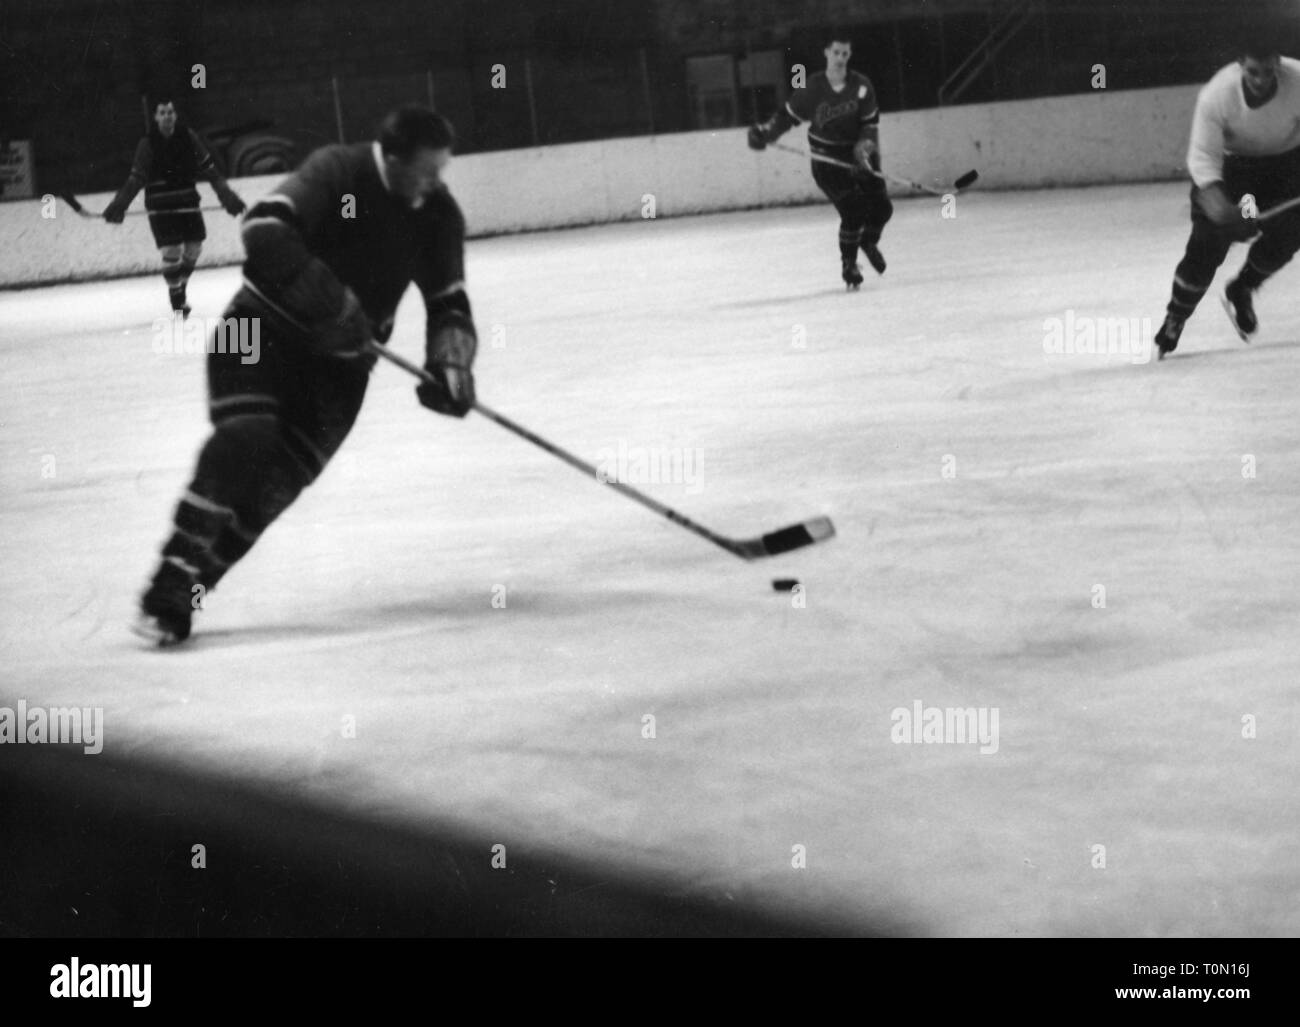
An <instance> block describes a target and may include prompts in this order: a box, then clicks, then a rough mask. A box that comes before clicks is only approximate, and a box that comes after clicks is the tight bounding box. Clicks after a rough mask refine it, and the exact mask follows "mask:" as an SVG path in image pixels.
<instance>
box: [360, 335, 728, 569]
mask: <svg viewBox="0 0 1300 1027" xmlns="http://www.w3.org/2000/svg"><path fill="white" fill-rule="evenodd" d="M366 349H367V351H368V352H370V353H373V354H375V355H376V356H379V357H382V358H383V359H385V360H387V361H389V362H390V363H393V364H396V365H397V366H398V367H400V368H401V369H402V370H404V371H407V372H409V373H410V374H413V375H414V376H415V377H416V378H419V379H420V380H421V381H424V382H429V383H433V384H436V380H435V379H434V377H433V375H431V374H429V372H428V371H426V370H425V369H424V368H422V367H420V366H418V365H416V364H413V363H411V362H410V361H409V360H407V359H406V358H405V357H401V356H398V355H397V354H396V353H393V352H391V351H390V350H389V349H388V348H387V347H385V346H381V345H379V344H378V343H377V342H370V343H368V344H367V345H366ZM474 409H475V410H476V411H477V412H478V413H480V414H482V415H483V416H484V417H486V418H487V419H488V420H490V421H495V422H496V423H497V424H499V425H501V427H502V428H505V429H506V430H507V431H510V432H513V433H514V434H516V435H518V436H519V437H520V438H521V439H525V440H527V441H528V442H531V443H532V444H533V445H534V446H537V447H538V448H539V449H544V450H546V452H548V453H550V454H551V455H552V456H554V457H558V458H559V459H561V460H563V461H564V462H565V463H566V464H568V465H569V466H570V467H573V468H575V469H576V470H579V471H581V472H582V473H583V474H586V475H588V476H590V477H591V478H593V479H594V480H596V481H598V482H600V483H601V484H603V485H608V486H609V487H610V488H612V489H614V490H615V491H616V492H621V493H622V494H623V495H625V496H627V498H628V499H631V500H634V501H635V502H637V503H640V504H641V505H642V506H644V507H646V508H647V509H649V510H653V511H654V512H655V513H657V514H659V516H661V517H666V518H667V519H668V520H670V521H672V522H673V523H674V524H679V525H681V526H682V527H683V528H685V529H686V530H687V531H692V532H694V533H695V534H696V535H699V536H700V537H701V538H705V539H708V540H709V541H710V542H712V543H713V544H714V545H716V546H719V547H721V548H722V549H725V550H727V552H729V553H735V552H736V549H735V544H734V543H732V542H731V541H730V540H729V539H726V538H723V537H722V536H721V535H718V534H717V533H716V532H713V531H710V530H709V529H708V528H706V527H704V525H702V524H697V523H696V522H695V521H693V520H691V519H690V518H689V517H687V516H686V515H685V514H681V513H678V512H677V511H676V510H674V509H673V508H672V507H670V506H665V505H664V504H663V503H661V502H659V501H658V500H657V499H651V498H650V497H649V496H647V495H646V494H645V493H643V492H639V491H637V490H636V489H634V488H633V487H632V486H631V485H626V484H624V483H623V482H621V481H612V480H610V479H608V478H605V477H603V476H602V475H601V473H600V472H599V471H598V470H597V469H596V467H595V466H594V465H592V464H589V463H587V461H585V460H583V459H582V458H581V457H577V456H574V455H573V454H572V453H570V452H569V451H568V450H567V449H564V448H562V447H561V446H557V445H556V444H555V443H554V442H549V441H547V440H546V439H544V438H542V437H541V436H540V435H538V434H536V433H535V432H531V431H529V430H528V429H527V428H525V427H524V426H523V425H521V424H518V423H516V422H514V421H512V420H511V419H510V418H508V417H506V416H505V415H504V414H499V413H497V412H496V411H495V410H493V409H492V408H491V407H488V406H486V405H484V404H483V403H480V402H477V401H476V402H475V403H474Z"/></svg>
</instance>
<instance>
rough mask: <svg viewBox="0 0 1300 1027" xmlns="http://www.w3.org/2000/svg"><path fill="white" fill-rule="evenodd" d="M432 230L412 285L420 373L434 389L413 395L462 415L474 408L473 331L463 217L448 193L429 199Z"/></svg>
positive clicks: (426, 385)
mask: <svg viewBox="0 0 1300 1027" xmlns="http://www.w3.org/2000/svg"><path fill="white" fill-rule="evenodd" d="M430 202H431V203H435V204H437V206H438V208H439V217H438V219H437V228H436V230H435V232H434V234H433V235H432V237H431V238H429V239H428V240H426V245H425V249H424V251H423V253H422V255H421V260H420V263H419V266H418V267H417V269H416V274H415V283H416V285H417V286H418V287H419V289H420V294H421V295H422V296H423V297H424V309H425V329H424V369H425V370H426V371H428V372H429V373H430V374H431V375H433V377H434V379H435V380H436V382H437V384H436V385H431V384H429V383H427V382H422V383H420V385H418V386H417V387H416V390H415V394H416V395H417V396H418V397H419V399H420V402H421V403H423V404H424V405H425V406H426V407H428V408H429V409H430V410H435V411H437V412H438V413H440V414H450V415H451V416H453V417H464V416H465V415H466V414H467V413H469V411H470V410H471V409H472V408H473V406H474V357H475V356H476V355H477V353H478V332H477V331H476V330H475V328H474V317H473V312H472V311H471V310H470V305H469V295H468V294H467V293H466V291H465V218H464V215H462V214H461V211H460V207H459V206H458V205H457V203H456V201H455V200H453V199H452V198H451V195H450V194H449V193H446V192H443V193H440V194H438V195H437V196H436V197H434V198H433V199H432V200H431V201H430Z"/></svg>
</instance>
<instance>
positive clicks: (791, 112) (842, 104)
mask: <svg viewBox="0 0 1300 1027" xmlns="http://www.w3.org/2000/svg"><path fill="white" fill-rule="evenodd" d="M824 53H825V55H826V70H825V71H824V72H818V73H817V74H815V75H813V76H812V77H811V78H810V79H809V80H808V84H807V86H805V87H803V88H801V89H796V90H795V91H794V94H793V95H792V96H791V97H790V99H789V100H788V101H787V102H786V105H785V106H784V107H783V108H781V109H780V110H778V111H777V112H776V114H775V115H773V116H772V118H771V119H770V120H768V121H767V122H765V123H764V124H761V125H754V126H752V127H751V128H750V130H749V146H750V148H751V149H754V150H762V149H765V148H766V147H767V145H768V144H769V143H773V142H775V141H776V140H777V139H779V138H780V137H781V136H782V135H784V134H785V133H786V132H787V131H789V130H790V129H791V128H793V127H794V126H795V125H800V124H803V123H804V122H807V123H808V147H809V149H810V150H811V151H812V153H811V156H812V174H813V181H815V182H816V183H817V186H818V188H820V189H821V191H822V192H823V193H825V194H826V197H827V199H829V200H830V201H831V203H833V204H834V205H835V209H836V210H837V211H838V212H839V215H840V235H839V245H840V266H841V274H842V276H843V278H844V284H845V285H846V286H847V287H848V288H850V289H856V288H857V287H858V286H860V285H861V284H862V268H861V267H860V265H859V264H858V262H857V255H858V249H859V247H861V249H862V253H863V254H864V255H865V256H866V258H867V262H868V263H870V264H871V266H872V267H873V268H875V269H876V273H877V274H882V275H883V274H884V273H885V258H884V257H883V256H882V255H881V253H880V248H879V243H880V234H881V232H882V231H883V230H884V227H885V225H886V224H887V223H888V221H889V219H890V218H891V217H892V216H893V214H894V205H893V204H892V203H891V202H890V200H889V195H888V193H887V191H886V188H885V182H884V180H883V179H882V178H881V177H880V176H879V172H880V133H879V129H880V105H879V104H878V103H877V102H876V91H875V89H874V88H873V87H872V85H871V82H870V80H869V79H868V78H867V77H866V76H865V75H863V74H860V73H859V72H856V71H849V69H848V64H849V58H850V57H851V56H852V55H853V45H852V43H851V41H850V40H849V38H848V33H845V32H839V31H835V32H832V33H830V38H829V39H828V40H827V46H826V49H825V51H824ZM819 158H820V159H819ZM846 165H855V166H853V167H849V166H846ZM872 172H875V174H873V173H872Z"/></svg>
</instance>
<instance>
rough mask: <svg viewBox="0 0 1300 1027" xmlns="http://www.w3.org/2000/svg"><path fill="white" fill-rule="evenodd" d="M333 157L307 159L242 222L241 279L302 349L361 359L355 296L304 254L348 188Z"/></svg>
mask: <svg viewBox="0 0 1300 1027" xmlns="http://www.w3.org/2000/svg"><path fill="white" fill-rule="evenodd" d="M345 179H346V169H345V168H344V166H343V164H342V161H341V159H340V157H339V155H338V154H337V153H335V152H332V151H330V150H320V151H317V152H316V153H314V154H313V155H312V156H311V157H309V158H308V159H307V161H306V162H305V163H304V164H303V166H302V167H301V168H299V169H298V170H297V171H296V172H294V173H293V174H292V175H290V176H289V177H288V178H287V179H285V180H284V181H283V182H281V183H280V185H279V187H277V189H276V190H275V192H273V193H271V194H270V195H268V196H266V197H264V198H263V199H261V200H259V201H258V202H257V203H256V204H254V205H253V209H252V210H250V211H249V212H248V216H247V217H245V218H244V223H243V228H242V234H243V239H244V251H245V253H246V258H245V263H244V274H245V277H246V279H247V281H248V283H249V286H250V287H251V289H252V291H253V293H254V295H255V296H257V297H258V298H259V299H260V300H261V301H262V302H263V303H265V304H267V305H268V306H269V307H271V309H272V310H273V311H274V312H275V313H277V314H279V315H280V316H281V317H283V318H285V319H286V320H288V321H289V322H290V323H291V324H295V325H297V326H298V327H299V328H300V329H301V330H302V332H303V334H304V336H305V337H306V338H307V340H308V344H309V345H311V346H312V347H313V348H315V349H316V350H318V351H319V352H323V353H328V354H331V355H335V356H343V357H356V356H360V355H361V354H362V351H363V347H364V346H365V344H366V342H368V341H369V339H370V335H371V329H370V322H369V321H368V320H367V318H366V316H365V312H364V311H363V310H362V309H361V303H360V301H358V299H357V297H356V294H355V293H353V291H352V290H351V289H349V288H348V287H347V286H346V285H344V284H343V283H342V282H340V281H339V279H338V277H337V276H336V275H335V274H334V272H333V271H331V270H330V269H329V267H328V265H326V263H325V262H324V261H323V260H321V259H320V258H319V257H317V256H316V255H315V254H314V253H312V251H311V245H310V242H309V240H311V239H316V238H321V237H323V236H324V235H326V234H327V229H328V228H329V225H328V220H329V219H330V218H334V217H339V216H341V215H340V211H341V209H342V208H341V204H342V202H343V196H344V194H345V193H348V192H351V191H352V189H351V187H350V186H349V184H348V183H347V181H346V180H345Z"/></svg>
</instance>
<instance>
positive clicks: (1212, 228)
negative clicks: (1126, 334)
mask: <svg viewBox="0 0 1300 1027" xmlns="http://www.w3.org/2000/svg"><path fill="white" fill-rule="evenodd" d="M1187 169H1188V171H1189V172H1190V174H1191V178H1192V183H1193V185H1192V234H1191V236H1190V238H1189V239H1188V240H1187V249H1186V252H1185V253H1184V254H1183V259H1182V261H1180V262H1179V264H1178V267H1177V269H1176V270H1175V271H1174V283H1173V292H1172V295H1171V297H1170V300H1169V305H1168V308H1167V313H1166V315H1165V320H1164V323H1163V324H1162V325H1161V326H1160V330H1159V331H1158V332H1157V333H1156V338H1155V343H1156V348H1157V350H1158V353H1159V357H1160V359H1162V360H1163V359H1164V357H1165V355H1166V354H1168V353H1172V352H1173V351H1174V350H1175V349H1176V348H1177V347H1178V339H1179V337H1180V336H1181V335H1182V332H1183V325H1184V324H1185V323H1186V321H1187V319H1188V318H1189V317H1191V315H1192V312H1193V311H1194V310H1195V309H1196V306H1197V304H1198V303H1200V301H1201V297H1202V296H1204V295H1205V292H1206V290H1208V289H1209V287H1210V283H1211V282H1212V281H1213V280H1214V275H1215V272H1216V271H1217V270H1218V269H1219V265H1221V264H1222V263H1223V261H1224V260H1225V259H1226V258H1227V256H1228V250H1229V249H1230V248H1231V246H1232V244H1233V243H1234V242H1245V241H1247V240H1249V239H1251V238H1254V237H1255V236H1256V235H1258V238H1257V239H1255V241H1254V243H1252V244H1251V247H1250V250H1249V251H1248V252H1247V254H1246V261H1245V263H1244V264H1243V265H1242V267H1241V270H1240V271H1239V272H1238V273H1237V277H1236V278H1234V279H1233V280H1232V281H1231V282H1229V283H1228V286H1227V288H1226V289H1225V290H1224V295H1223V302H1224V307H1225V308H1226V309H1227V311H1228V315H1229V317H1231V318H1232V323H1233V326H1234V327H1235V328H1236V329H1237V333H1238V334H1239V335H1240V336H1241V337H1242V339H1245V340H1247V341H1249V339H1250V337H1251V336H1252V335H1254V334H1255V331H1256V329H1257V328H1258V322H1257V321H1256V318H1255V307H1254V302H1253V295H1254V293H1255V291H1256V290H1257V289H1258V288H1259V287H1260V286H1261V285H1262V284H1263V283H1264V282H1265V281H1266V280H1267V279H1268V278H1269V277H1271V276H1272V275H1273V274H1275V273H1276V272H1277V271H1278V270H1279V269H1280V268H1282V267H1283V265H1285V264H1286V263H1287V262H1288V261H1289V260H1290V259H1291V258H1292V257H1293V256H1294V255H1295V252H1296V250H1297V249H1300V208H1292V209H1291V210H1287V211H1285V212H1279V213H1278V215H1277V216H1275V217H1268V218H1261V219H1256V218H1255V217H1254V216H1253V213H1254V211H1265V210H1267V209H1268V208H1270V207H1276V206H1277V205H1279V204H1281V203H1284V202H1285V201H1287V200H1290V199H1292V198H1294V197H1296V196H1300V61H1296V60H1293V59H1292V58H1289V57H1280V56H1279V55H1278V53H1277V49H1276V47H1275V45H1274V43H1273V42H1272V41H1271V40H1269V39H1263V40H1251V41H1248V42H1247V43H1245V44H1244V45H1243V46H1242V48H1241V55H1240V58H1239V59H1238V61H1237V62H1236V63H1234V64H1229V65H1227V66H1226V67H1224V68H1221V69H1220V70H1219V71H1218V73H1217V74H1216V75H1215V76H1214V77H1213V78H1212V79H1210V81H1209V82H1208V83H1207V84H1206V85H1205V86H1204V87H1203V88H1202V89H1201V91H1200V93H1199V94H1198V96H1197V100H1196V113H1195V115H1194V117H1193V121H1192V135H1191V143H1190V145H1189V147H1188V151H1187ZM1247 195H1249V196H1250V197H1252V198H1253V201H1254V202H1253V210H1252V208H1251V207H1248V206H1246V205H1244V204H1243V200H1244V199H1245V197H1246V196H1247Z"/></svg>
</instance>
